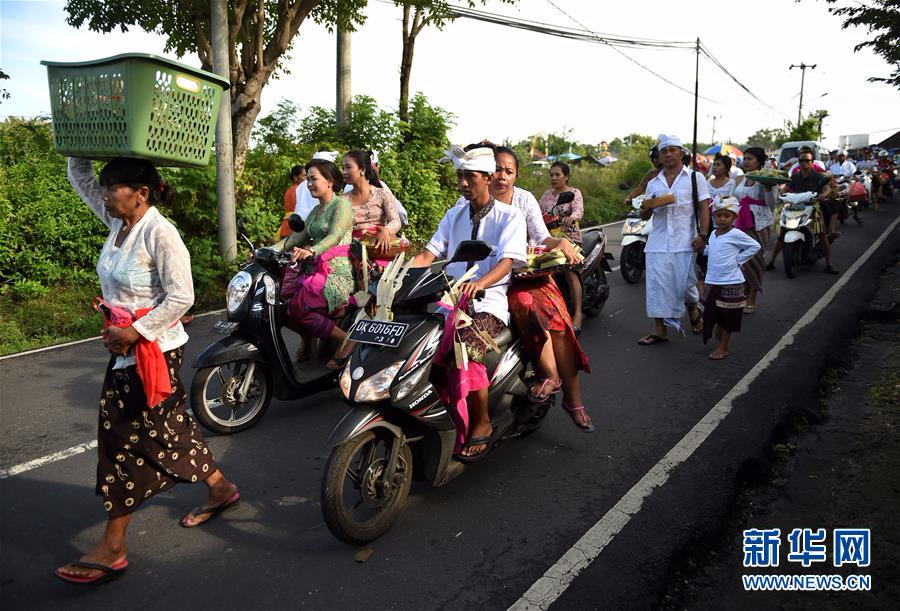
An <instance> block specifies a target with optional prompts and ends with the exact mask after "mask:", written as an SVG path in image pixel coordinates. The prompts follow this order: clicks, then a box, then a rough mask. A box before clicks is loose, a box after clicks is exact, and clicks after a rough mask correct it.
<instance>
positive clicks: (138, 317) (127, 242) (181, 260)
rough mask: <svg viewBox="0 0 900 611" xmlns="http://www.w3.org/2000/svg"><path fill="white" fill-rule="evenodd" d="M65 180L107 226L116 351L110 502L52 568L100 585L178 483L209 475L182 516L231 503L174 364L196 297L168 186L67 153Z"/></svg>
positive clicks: (139, 172)
mask: <svg viewBox="0 0 900 611" xmlns="http://www.w3.org/2000/svg"><path fill="white" fill-rule="evenodd" d="M68 173H69V182H71V183H72V186H73V187H74V188H75V191H76V192H77V193H78V195H79V196H81V199H82V200H83V201H84V202H85V203H86V204H87V205H88V206H89V207H90V209H91V210H92V211H93V213H94V214H95V215H97V217H98V218H99V219H100V220H101V221H102V222H103V224H104V225H106V226H107V228H109V237H108V238H107V239H106V243H105V244H104V245H103V249H102V250H101V251H100V258H99V259H98V261H97V275H98V276H99V277H100V287H101V290H102V294H103V297H102V299H100V300H98V306H97V307H98V309H100V310H101V311H103V312H104V314H105V319H106V325H105V328H104V330H103V332H102V335H103V344H104V346H106V348H107V350H109V352H110V354H111V356H110V359H109V365H108V366H107V368H106V377H105V379H104V381H103V388H102V390H101V392H100V406H99V427H98V437H97V455H98V464H97V484H96V488H95V491H96V494H97V495H99V496H100V497H101V498H102V499H103V506H104V508H105V509H106V513H107V520H106V528H105V530H104V531H103V535H102V536H101V538H100V541H99V542H98V543H97V545H96V546H95V547H94V548H93V549H92V550H91V551H89V552H88V553H86V554H84V555H83V556H82V557H81V558H80V559H79V560H77V561H75V562H72V563H69V564H67V565H64V566H62V567H60V568H58V569H57V570H56V576H57V577H59V578H60V579H62V580H64V581H67V582H69V583H75V584H97V583H100V582H103V581H109V580H110V579H114V578H116V577H119V576H121V575H122V574H123V573H124V572H125V569H126V568H127V567H128V560H127V559H126V558H127V552H126V546H125V534H126V530H127V528H128V524H129V522H130V521H131V517H132V515H133V514H134V511H135V510H136V509H137V508H138V507H139V506H140V504H141V503H143V502H144V501H145V500H147V499H148V498H150V497H151V496H153V495H154V494H156V493H158V492H162V491H164V490H168V489H170V488H172V487H173V486H174V485H175V484H177V483H180V482H188V483H193V482H203V483H204V484H206V487H207V495H206V500H205V501H204V503H203V505H201V506H199V507H197V508H196V509H194V510H192V511H191V512H190V513H188V514H187V515H186V516H184V517H183V518H182V519H181V522H180V523H181V526H184V527H188V528H189V527H193V526H197V525H199V524H202V523H203V522H206V521H207V520H210V519H212V518H214V517H216V516H217V515H219V514H220V513H222V512H223V511H225V510H226V509H230V508H232V507H234V506H236V505H237V504H238V502H239V500H240V498H241V495H240V494H239V493H238V489H237V486H235V485H234V484H233V483H231V482H230V481H228V480H227V479H225V477H224V476H223V475H222V472H221V471H220V470H219V468H218V466H217V465H216V461H215V460H214V459H213V455H212V452H210V450H209V448H208V447H207V445H206V442H205V441H204V439H203V436H202V435H201V434H200V430H199V429H198V428H197V425H196V424H195V423H194V420H193V419H192V418H191V416H190V414H188V413H187V411H186V410H185V402H186V401H187V395H186V393H185V390H184V387H183V386H182V384H181V376H180V374H179V370H180V369H181V363H182V358H183V351H184V345H185V344H186V343H187V341H188V336H187V334H186V333H185V331H184V327H183V326H182V324H181V322H180V318H181V316H182V315H183V314H184V313H185V312H186V311H187V310H188V308H190V307H191V305H192V304H193V302H194V285H193V282H192V280H191V258H190V254H189V253H188V251H187V248H185V246H184V242H182V240H181V236H180V235H179V234H178V230H177V229H175V226H174V225H172V223H170V222H169V221H168V220H167V219H166V218H165V217H164V216H163V215H162V214H161V213H160V212H159V210H157V209H156V206H155V204H157V203H170V202H171V200H172V196H173V193H172V189H171V187H169V186H167V185H165V184H164V183H163V181H162V178H161V177H160V175H159V172H157V170H156V168H155V167H154V166H153V164H152V163H151V162H149V161H145V160H142V159H132V158H124V157H119V158H116V159H113V160H112V161H110V162H109V163H107V164H106V166H104V168H103V170H102V171H101V172H100V180H99V182H98V181H97V179H96V178H95V177H94V172H93V169H92V167H91V162H90V161H89V160H86V159H74V158H70V159H69V172H68Z"/></svg>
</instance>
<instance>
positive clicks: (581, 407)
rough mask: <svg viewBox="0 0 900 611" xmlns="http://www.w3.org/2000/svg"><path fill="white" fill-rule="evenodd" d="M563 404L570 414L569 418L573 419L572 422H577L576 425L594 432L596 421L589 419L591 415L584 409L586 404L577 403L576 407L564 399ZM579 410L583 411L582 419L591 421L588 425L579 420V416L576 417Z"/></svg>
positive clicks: (586, 431)
mask: <svg viewBox="0 0 900 611" xmlns="http://www.w3.org/2000/svg"><path fill="white" fill-rule="evenodd" d="M562 406H563V409H564V410H566V413H567V414H569V418H571V419H572V422H574V423H575V426H577V427H578V428H580V429H581V430H582V431H584V432H585V433H593V432H594V423H593V422H589V421H588V418H589V417H590V416H588V413H587V410H586V409H584V405H576V406H575V407H572V406H570V405H569V404H568V403H566V402H565V401H563V404H562ZM577 412H581V416H582V419H583V420H584V421H585V422H589V423H588V425H587V426H585V425H583V424H581V422H579V421H578V418H576V416H575V414H576V413H577Z"/></svg>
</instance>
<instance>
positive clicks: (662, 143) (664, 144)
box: [657, 134, 684, 151]
mask: <svg viewBox="0 0 900 611" xmlns="http://www.w3.org/2000/svg"><path fill="white" fill-rule="evenodd" d="M657 140H659V144H658V145H657V147H658V148H659V150H660V151H662V150H663V149H664V148H669V147H672V146H675V147H678V148H680V149H683V148H684V145H683V144H682V143H681V138H679V137H678V136H667V135H666V134H660V135H659V136H657Z"/></svg>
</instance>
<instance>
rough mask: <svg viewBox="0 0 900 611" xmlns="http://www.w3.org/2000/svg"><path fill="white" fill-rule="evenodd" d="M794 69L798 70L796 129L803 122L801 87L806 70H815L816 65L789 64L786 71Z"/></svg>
mask: <svg viewBox="0 0 900 611" xmlns="http://www.w3.org/2000/svg"><path fill="white" fill-rule="evenodd" d="M794 68H800V107H799V108H797V127H800V123H801V121H803V85H804V82H805V81H806V69H807V68H809V69H810V70H815V69H816V64H813V65H809V64H804V63H803V62H800V64H799V65H798V64H791V67H790V68H788V70H793V69H794Z"/></svg>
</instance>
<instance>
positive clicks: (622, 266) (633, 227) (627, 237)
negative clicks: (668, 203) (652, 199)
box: [619, 195, 653, 284]
mask: <svg viewBox="0 0 900 611" xmlns="http://www.w3.org/2000/svg"><path fill="white" fill-rule="evenodd" d="M643 200H644V196H643V195H640V196H638V197H635V198H634V199H633V200H631V206H632V207H633V208H634V210H632V211H631V212H629V213H628V216H627V217H625V222H624V223H623V224H622V252H621V253H620V254H619V270H620V271H621V272H622V278H624V279H625V282H627V283H629V284H637V283H638V282H640V281H641V277H642V276H643V275H644V270H645V269H646V267H647V263H646V258H645V257H644V247H645V246H646V245H647V239H648V238H649V237H650V231H651V230H652V229H653V218H652V217H651V218H649V219H647V220H646V221H645V220H644V219H642V218H641V212H640V209H641V202H642V201H643Z"/></svg>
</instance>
